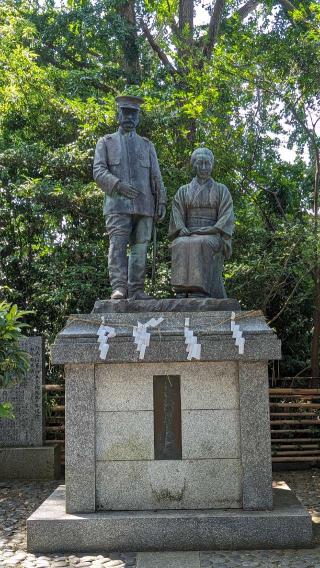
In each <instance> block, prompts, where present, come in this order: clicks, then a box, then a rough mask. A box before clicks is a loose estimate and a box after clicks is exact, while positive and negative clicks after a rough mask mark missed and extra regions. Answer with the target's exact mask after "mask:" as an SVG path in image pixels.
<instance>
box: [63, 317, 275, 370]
mask: <svg viewBox="0 0 320 568" xmlns="http://www.w3.org/2000/svg"><path fill="white" fill-rule="evenodd" d="M161 315H162V316H163V317H164V320H163V321H162V322H161V323H160V325H159V327H158V328H153V330H152V331H151V341H150V346H149V347H148V348H147V350H146V354H145V359H144V361H145V362H155V361H157V362H161V363H165V362H177V361H186V360H187V353H186V345H185V340H184V334H183V330H184V324H185V318H186V317H189V319H190V329H192V330H193V331H194V335H196V336H197V337H198V341H199V342H200V343H201V345H202V352H201V360H202V361H246V360H249V361H250V360H251V361H259V360H264V361H268V360H270V359H279V358H280V357H281V349H280V341H279V340H278V338H277V336H276V335H275V333H274V332H273V331H272V330H271V329H270V328H269V327H268V325H267V324H266V322H265V319H264V317H263V315H262V314H261V312H236V318H237V322H238V323H239V325H240V327H241V330H242V332H243V336H244V337H245V339H246V343H245V351H244V354H243V355H240V354H239V351H238V348H237V346H236V345H235V341H234V339H233V338H232V333H231V329H230V318H231V312H230V311H228V312H197V313H192V314H190V313H188V312H181V313H175V312H159V313H158V314H157V317H158V316H161ZM154 316H155V313H154V312H149V313H137V314H135V313H128V314H121V313H120V314H118V313H116V314H105V316H104V317H105V323H106V324H107V325H109V326H111V327H114V328H115V329H116V332H117V336H116V337H114V338H112V339H110V340H109V344H110V349H109V352H108V356H107V359H106V360H105V364H109V363H122V364H123V363H139V364H140V363H141V361H140V360H139V353H138V351H137V349H136V345H135V344H134V341H133V337H132V331H133V326H135V325H137V322H138V321H140V322H141V323H146V322H147V321H148V320H149V319H151V318H152V317H154ZM100 323H101V318H99V317H98V315H97V314H84V315H79V314H77V315H73V316H70V318H69V320H68V322H67V325H66V327H65V328H64V329H63V330H62V331H61V332H60V333H59V334H58V335H57V337H56V340H55V343H54V345H53V346H52V362H53V363H54V364H67V363H90V364H92V363H100V364H101V363H102V360H101V358H100V353H99V348H98V341H97V330H98V328H99V325H100Z"/></svg>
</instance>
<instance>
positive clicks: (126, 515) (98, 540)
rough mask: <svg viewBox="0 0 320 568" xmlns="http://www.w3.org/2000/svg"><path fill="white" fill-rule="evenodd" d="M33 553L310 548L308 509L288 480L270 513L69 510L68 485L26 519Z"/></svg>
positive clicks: (276, 493)
mask: <svg viewBox="0 0 320 568" xmlns="http://www.w3.org/2000/svg"><path fill="white" fill-rule="evenodd" d="M27 535H28V551H29V552H44V553H51V552H59V553H63V552H82V551H83V552H85V551H88V552H90V551H91V552H95V553H97V552H99V551H105V550H108V551H117V552H122V551H128V550H132V551H137V552H141V551H149V550H152V551H156V550H158V551H165V550H167V551H170V550H173V551H174V550H180V551H184V550H240V549H250V548H251V549H267V548H289V547H294V548H298V547H307V546H311V541H312V522H311V518H310V516H309V514H308V511H307V510H306V509H305V508H304V507H303V506H302V505H301V503H300V502H299V501H298V500H297V499H296V497H295V496H294V494H293V493H292V492H291V491H290V489H289V487H288V486H287V485H286V484H285V483H281V484H277V487H276V488H275V489H274V509H273V510H272V511H243V510H242V509H233V510H222V509H218V510H217V509H216V510H202V511H199V510H197V511H196V510H192V511H186V510H185V511H113V512H103V513H91V514H76V515H71V514H66V513H65V489H64V486H62V485H61V486H60V487H58V489H56V491H54V492H53V493H52V495H51V496H50V497H49V498H48V499H47V500H46V501H45V502H44V503H43V504H42V505H41V506H40V507H39V509H37V510H36V511H35V513H33V515H31V517H30V518H29V519H28V521H27Z"/></svg>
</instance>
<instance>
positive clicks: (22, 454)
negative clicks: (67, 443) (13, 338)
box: [0, 337, 60, 479]
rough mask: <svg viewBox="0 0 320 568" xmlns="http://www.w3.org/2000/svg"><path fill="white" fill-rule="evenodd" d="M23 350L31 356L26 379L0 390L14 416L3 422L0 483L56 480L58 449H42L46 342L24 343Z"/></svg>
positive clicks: (0, 426)
mask: <svg viewBox="0 0 320 568" xmlns="http://www.w3.org/2000/svg"><path fill="white" fill-rule="evenodd" d="M20 346H21V349H23V351H26V352H27V353H29V355H30V369H29V371H28V373H27V377H26V379H25V381H23V382H22V383H20V384H18V385H15V386H13V387H11V388H8V389H0V400H1V401H2V402H11V403H12V404H13V407H14V413H15V419H14V420H0V479H56V478H57V477H59V475H58V474H59V469H60V465H59V448H58V447H56V446H50V447H48V446H44V445H43V442H44V412H43V399H42V386H43V378H44V345H43V338H42V337H28V338H25V339H22V340H21V341H20Z"/></svg>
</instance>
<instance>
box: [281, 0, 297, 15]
mask: <svg viewBox="0 0 320 568" xmlns="http://www.w3.org/2000/svg"><path fill="white" fill-rule="evenodd" d="M278 2H279V4H281V6H282V7H283V8H284V9H285V11H286V12H287V13H288V12H293V11H294V10H295V9H296V7H295V6H294V5H293V4H291V2H290V1H289V0H278Z"/></svg>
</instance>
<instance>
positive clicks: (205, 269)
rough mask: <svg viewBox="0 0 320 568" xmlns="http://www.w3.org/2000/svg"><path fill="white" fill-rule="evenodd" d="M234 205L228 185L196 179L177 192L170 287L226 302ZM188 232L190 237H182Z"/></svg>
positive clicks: (173, 216) (172, 221) (170, 231)
mask: <svg viewBox="0 0 320 568" xmlns="http://www.w3.org/2000/svg"><path fill="white" fill-rule="evenodd" d="M233 227H234V216H233V203H232V198H231V195H230V193H229V191H228V189H227V188H226V186H225V185H223V184H221V183H217V182H215V181H214V180H213V179H212V178H210V179H208V180H207V182H206V183H204V184H203V185H200V184H199V183H198V181H197V179H196V178H194V179H193V180H192V181H191V183H189V184H187V185H184V186H182V187H180V189H179V190H178V191H177V193H176V195H175V197H174V200H173V204H172V211H171V219H170V225H169V238H170V239H171V240H172V241H173V243H172V245H171V248H172V268H171V283H172V286H173V287H174V288H175V289H176V291H177V292H190V293H199V294H203V295H207V296H210V297H212V298H226V292H225V288H224V284H223V279H222V271H223V260H224V258H230V256H231V237H232V232H233ZM185 228H187V229H188V230H189V231H190V232H191V235H190V236H179V234H180V231H181V230H182V229H185Z"/></svg>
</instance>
